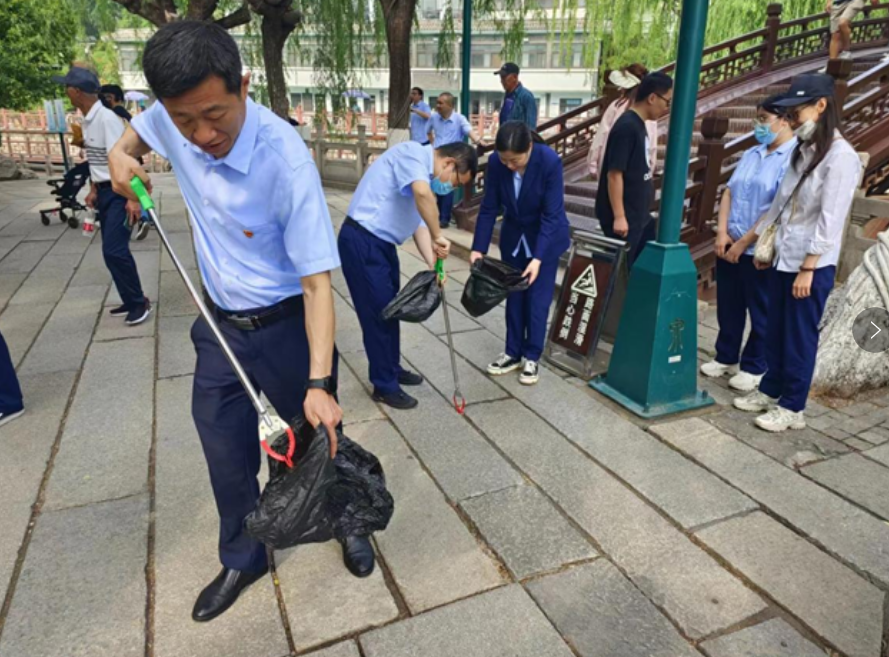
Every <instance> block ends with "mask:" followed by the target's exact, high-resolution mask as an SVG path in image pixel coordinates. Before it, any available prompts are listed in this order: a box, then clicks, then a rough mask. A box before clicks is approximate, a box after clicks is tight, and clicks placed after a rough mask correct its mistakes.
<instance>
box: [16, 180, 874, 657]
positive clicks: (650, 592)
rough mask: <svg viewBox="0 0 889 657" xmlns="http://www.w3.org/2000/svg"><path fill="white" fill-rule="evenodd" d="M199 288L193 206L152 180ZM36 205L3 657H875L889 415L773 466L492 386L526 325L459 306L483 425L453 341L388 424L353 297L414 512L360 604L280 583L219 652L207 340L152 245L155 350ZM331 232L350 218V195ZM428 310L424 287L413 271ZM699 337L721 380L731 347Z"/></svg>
mask: <svg viewBox="0 0 889 657" xmlns="http://www.w3.org/2000/svg"><path fill="white" fill-rule="evenodd" d="M155 183H156V189H157V190H158V192H160V193H161V195H162V213H163V214H162V217H163V219H164V221H165V224H166V226H167V229H168V230H169V231H170V232H171V233H172V236H173V240H174V242H175V244H176V246H177V248H178V253H179V255H180V257H181V258H182V259H183V260H184V261H185V262H186V263H187V266H188V267H189V268H190V270H191V274H192V276H193V277H196V275H197V273H196V270H195V267H196V264H195V260H194V253H193V251H192V248H191V243H190V236H189V234H188V223H187V219H186V215H185V209H184V204H183V202H182V200H181V198H180V196H179V194H178V192H177V191H176V188H175V181H174V180H173V178H172V177H171V176H170V175H159V176H156V179H155ZM47 189H48V188H47V187H46V186H45V185H44V184H43V183H42V182H41V181H18V182H14V183H4V184H2V185H0V308H2V314H0V332H2V333H3V335H4V336H5V337H6V339H7V341H8V343H9V346H10V350H11V352H12V355H13V359H14V361H15V363H16V366H17V368H18V371H19V375H20V378H21V382H22V386H23V388H24V392H25V399H26V405H27V408H28V411H27V413H26V415H25V416H24V417H23V418H22V419H20V420H18V421H16V422H14V423H12V424H10V425H8V426H5V427H3V428H2V429H0V527H2V531H0V601H2V607H0V657H81V656H89V657H105V656H108V657H123V656H128V655H134V656H135V655H138V656H140V657H141V656H147V657H204V656H207V657H211V656H212V657H222V656H225V657H235V656H244V657H247V656H249V657H284V656H285V655H292V654H298V655H302V654H309V653H311V654H313V655H316V656H317V657H359V656H363V657H414V656H423V657H451V656H453V657H571V656H572V655H574V656H579V657H688V656H693V655H699V656H700V655H705V656H707V657H762V656H766V655H768V656H770V657H774V656H788V657H809V656H814V655H825V654H834V655H844V656H847V657H878V656H880V655H885V652H881V651H882V650H883V648H882V647H881V646H882V644H883V643H884V637H885V634H886V627H887V624H886V622H885V620H886V618H885V607H886V605H885V593H886V591H887V589H889V525H887V522H889V498H887V496H886V490H887V488H889V395H887V394H874V395H871V396H870V397H869V398H868V399H867V400H859V401H858V402H857V403H855V404H851V405H845V406H844V407H839V405H837V407H836V408H833V407H830V406H828V405H825V404H822V403H818V402H812V403H811V404H810V406H809V409H808V413H809V417H810V424H811V427H810V428H808V429H806V430H804V431H799V432H793V433H788V434H785V435H780V436H773V435H769V434H766V433H764V432H761V431H759V430H757V429H756V428H755V427H754V426H753V425H752V422H751V420H752V418H751V416H748V415H745V414H741V413H737V412H735V411H733V410H731V409H730V408H729V407H727V406H726V405H725V404H726V403H727V402H730V400H731V394H730V393H729V392H728V391H727V390H726V389H725V388H724V387H723V386H724V383H723V382H712V381H705V382H702V385H703V386H704V387H706V388H707V389H708V390H710V391H711V392H712V393H713V395H714V396H715V397H716V399H717V401H718V402H719V405H718V406H716V407H714V408H711V409H708V410H707V411H704V412H701V413H697V414H693V416H690V417H688V416H686V417H683V418H680V419H675V418H674V419H667V420H663V421H661V422H657V423H653V424H652V423H642V422H638V421H637V420H636V419H635V418H632V417H630V416H628V415H627V414H626V413H624V412H622V411H621V410H620V409H618V408H617V407H615V406H613V405H612V404H611V403H610V402H609V401H607V400H605V399H603V398H601V397H599V396H597V395H596V394H595V393H594V392H592V391H591V390H590V389H589V388H588V387H586V386H585V385H584V382H583V381H579V380H577V379H574V378H572V377H567V376H565V375H563V374H562V373H560V372H558V371H555V370H552V369H549V368H544V369H543V370H542V372H541V381H540V384H539V385H537V386H536V387H531V388H525V387H522V386H520V385H519V384H518V382H517V379H516V378H514V377H504V378H500V379H492V378H489V377H488V376H486V375H485V374H484V369H483V366H484V364H485V363H487V362H488V361H489V360H490V359H492V358H493V357H494V356H496V355H497V354H498V353H499V352H500V351H501V349H502V344H503V335H504V325H503V308H498V309H496V310H495V311H494V312H492V313H490V314H489V315H487V316H485V317H482V318H479V319H477V320H474V319H471V318H470V317H468V316H467V315H466V314H464V313H463V312H462V308H461V307H460V304H459V294H460V288H461V284H462V283H463V282H465V280H466V277H467V270H468V266H467V264H466V263H465V262H461V261H459V260H456V259H452V260H450V261H449V263H448V266H449V271H450V274H451V275H450V283H449V287H448V291H449V296H448V301H449V303H450V305H451V318H452V322H453V324H454V327H455V330H456V331H457V333H456V334H455V344H456V349H457V351H458V367H459V368H460V374H461V379H462V381H463V385H464V392H465V394H466V397H467V399H468V401H469V407H468V409H467V413H466V416H465V417H460V416H458V415H457V414H456V413H455V412H454V410H453V408H452V407H451V406H450V402H449V398H450V395H451V385H452V383H451V376H450V370H449V367H450V365H449V359H448V350H447V343H446V340H445V337H444V335H443V332H444V326H443V322H442V318H441V315H440V313H439V314H437V315H436V316H435V317H433V318H432V319H430V320H429V321H428V322H426V323H425V324H424V325H405V326H404V329H403V354H404V359H405V362H406V364H407V365H408V366H410V367H412V368H414V369H416V370H418V371H420V372H421V373H422V374H423V375H424V376H425V377H426V379H427V383H426V384H424V385H423V386H422V387H420V388H419V389H418V390H417V396H418V397H419V399H420V402H421V405H420V407H419V408H418V409H416V410H413V411H408V412H399V411H393V410H390V409H388V408H383V407H380V406H378V405H376V404H374V403H373V402H372V401H371V399H370V398H369V396H368V382H367V376H366V368H367V362H366V358H365V355H364V353H363V347H362V343H361V333H360V328H359V327H358V323H357V319H356V317H355V315H354V312H353V311H352V309H351V307H350V299H349V294H348V290H347V289H346V287H345V284H344V281H343V278H342V276H341V274H340V273H339V272H337V273H336V274H335V276H334V282H335V287H336V292H337V296H336V305H337V313H338V317H337V324H338V334H337V341H338V345H339V348H340V350H341V353H342V360H343V365H344V367H342V368H341V372H342V382H341V399H342V404H343V407H344V409H345V414H346V415H345V418H346V433H347V434H348V435H349V436H350V437H352V438H353V439H355V440H357V441H359V442H360V443H361V444H362V445H364V446H365V447H367V448H369V449H370V450H372V451H373V452H374V453H376V454H377V455H378V456H379V457H380V459H381V460H382V462H383V464H384V466H385V469H386V473H387V477H388V481H389V485H390V488H391V490H392V492H393V495H394V496H395V500H396V514H395V516H394V518H393V520H392V523H391V525H390V527H389V528H388V529H387V530H386V531H385V532H384V533H381V534H379V535H377V536H376V538H375V542H376V548H377V551H378V554H379V557H380V559H379V563H380V568H378V569H377V570H376V572H375V573H374V575H373V576H372V577H369V578H367V579H365V580H358V579H355V578H354V577H352V576H351V575H349V574H348V573H347V571H346V570H345V569H344V568H343V566H342V563H341V554H340V549H339V547H338V546H337V545H333V544H325V545H312V546H308V547H300V548H297V549H294V550H289V551H286V552H280V553H277V555H276V562H277V573H276V577H269V578H268V579H266V580H263V581H262V582H260V583H258V584H257V585H256V586H254V587H252V588H251V589H250V590H249V591H248V592H246V593H245V595H244V596H243V598H242V599H241V600H240V601H239V602H238V604H237V605H236V606H235V607H234V608H232V610H231V611H229V612H228V613H227V614H225V616H223V617H222V618H220V619H219V620H216V621H214V622H212V623H210V624H206V625H198V624H195V623H193V622H192V621H191V619H190V611H191V606H192V604H193V602H194V599H195V596H196V595H197V593H198V592H199V590H200V588H201V587H202V586H203V585H204V584H206V583H207V582H209V581H210V580H211V579H212V577H213V576H214V575H215V574H216V571H217V569H218V564H217V560H216V531H217V525H216V510H215V506H214V503H213V498H212V495H211V492H210V486H209V482H208V478H207V476H206V468H205V465H204V461H203V456H202V453H201V448H200V444H199V442H198V439H197V435H196V433H195V430H194V426H193V424H192V421H191V417H190V391H191V378H192V374H193V370H194V354H193V350H192V347H191V343H190V340H189V328H190V326H191V323H192V321H193V320H194V317H195V315H196V311H195V309H194V307H193V306H192V304H191V302H190V300H189V299H188V297H187V295H186V293H185V289H184V287H183V286H182V284H181V282H180V281H179V280H178V277H177V274H176V272H175V271H174V270H173V267H172V263H171V262H170V260H169V259H168V258H167V257H166V256H165V255H164V254H161V252H160V250H159V243H158V240H157V235H156V234H155V233H152V234H151V235H150V236H149V237H148V239H147V240H145V241H144V242H140V243H135V244H134V248H135V249H136V250H137V252H136V258H137V260H138V263H139V268H140V273H141V275H142V280H143V284H144V286H145V289H146V292H147V294H148V295H149V296H150V298H151V299H152V300H153V301H155V302H156V303H155V309H156V311H157V312H156V313H155V315H154V316H153V317H152V319H151V321H149V322H147V323H146V324H144V325H142V326H140V327H137V328H127V327H125V326H124V325H123V322H122V321H121V320H120V319H119V318H118V319H115V318H111V317H109V316H108V315H107V313H106V312H104V311H103V309H104V308H107V307H108V306H110V305H113V304H115V303H116V302H117V299H116V294H115V292H114V291H113V289H110V286H109V283H110V278H109V276H108V273H107V271H106V270H105V268H104V266H103V263H102V256H101V246H100V244H99V241H98V240H92V241H91V240H90V239H88V238H85V237H83V236H82V235H81V234H80V232H79V231H72V230H69V229H68V228H66V227H64V226H63V225H62V224H54V225H52V226H50V227H44V226H42V225H40V222H39V219H38V216H37V212H36V211H37V209H38V208H40V207H45V206H46V205H48V203H47V202H46V199H47V197H48V194H47ZM328 200H329V204H330V208H331V214H332V216H333V218H334V221H335V222H336V224H337V225H339V224H340V223H341V222H342V220H343V217H344V213H345V210H346V208H347V205H348V201H349V194H348V193H343V192H336V191H330V192H329V194H328ZM400 257H401V260H402V267H403V274H404V278H405V280H406V279H407V278H408V277H409V276H410V275H412V274H414V273H415V272H417V271H419V270H421V269H422V268H423V266H424V265H423V263H422V262H421V261H420V260H419V258H418V256H417V253H416V251H415V250H414V248H413V247H412V245H406V246H405V247H404V248H403V249H402V250H401V252H400ZM714 327H715V323H714V318H713V313H712V310H709V309H708V310H706V311H705V312H703V313H702V317H701V323H700V326H699V333H700V334H701V346H702V353H701V358H705V357H707V356H706V351H707V349H708V348H710V347H711V346H712V344H713V338H714V337H715V334H714Z"/></svg>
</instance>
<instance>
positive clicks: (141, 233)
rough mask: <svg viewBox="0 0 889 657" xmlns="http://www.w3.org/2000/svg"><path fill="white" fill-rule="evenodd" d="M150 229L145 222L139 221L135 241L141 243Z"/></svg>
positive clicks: (149, 225)
mask: <svg viewBox="0 0 889 657" xmlns="http://www.w3.org/2000/svg"><path fill="white" fill-rule="evenodd" d="M150 228H151V224H150V223H148V222H147V221H140V222H139V227H138V228H136V240H137V241H139V242H141V241H142V240H144V239H145V238H146V237H148V231H149V229H150Z"/></svg>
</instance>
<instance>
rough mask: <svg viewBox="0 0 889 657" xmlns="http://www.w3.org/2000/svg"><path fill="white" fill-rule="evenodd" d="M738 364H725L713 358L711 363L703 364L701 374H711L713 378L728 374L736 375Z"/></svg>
mask: <svg viewBox="0 0 889 657" xmlns="http://www.w3.org/2000/svg"><path fill="white" fill-rule="evenodd" d="M738 370H739V368H738V364H737V363H735V364H734V365H723V364H722V363H720V362H719V361H718V360H711V361H710V362H709V363H704V364H703V365H701V374H703V375H704V376H709V377H710V378H713V379H718V378H719V377H721V376H724V375H726V374H728V375H729V376H734V375H735V374H737V373H738Z"/></svg>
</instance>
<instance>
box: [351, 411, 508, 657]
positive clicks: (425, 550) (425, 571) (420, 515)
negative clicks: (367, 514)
mask: <svg viewBox="0 0 889 657" xmlns="http://www.w3.org/2000/svg"><path fill="white" fill-rule="evenodd" d="M349 435H350V437H351V438H352V439H353V440H355V441H356V442H358V443H360V444H361V446H362V447H364V448H366V449H369V450H370V451H371V452H373V453H374V454H375V455H376V456H377V458H379V459H380V462H381V463H382V464H383V468H384V470H385V472H386V483H387V485H388V487H389V490H390V492H391V493H392V496H393V497H394V498H395V514H394V515H393V517H392V521H391V522H390V523H389V527H388V528H387V529H386V531H384V532H380V533H378V534H376V536H375V538H376V542H377V546H378V547H379V550H380V552H381V553H382V555H383V558H384V559H385V560H386V564H387V565H388V567H389V569H390V570H391V572H392V577H393V578H394V580H395V583H396V585H397V586H398V588H399V591H400V592H401V595H402V596H403V597H404V600H405V602H406V603H407V606H408V607H409V608H410V610H411V611H412V612H413V613H419V612H421V611H424V610H427V609H431V608H433V607H438V606H440V605H443V604H447V603H449V602H453V601H454V600H459V599H460V598H465V597H467V596H470V595H473V594H475V593H479V592H481V591H485V590H488V589H490V588H493V587H495V586H498V585H500V584H502V583H503V581H504V579H505V578H504V577H503V576H502V575H501V574H500V573H499V572H498V569H497V566H496V565H495V563H494V562H493V561H492V560H491V559H490V558H489V557H488V556H487V555H486V554H485V552H484V551H483V550H482V548H481V547H480V546H479V544H478V543H477V542H476V540H475V538H474V537H473V536H472V535H471V534H470V533H469V530H468V529H467V528H466V526H465V525H464V524H463V523H462V522H461V520H460V518H459V517H458V516H457V514H456V512H455V511H454V510H453V509H452V508H451V507H450V505H449V504H448V503H447V501H446V500H445V498H444V496H443V495H442V494H441V492H440V491H439V490H438V489H437V488H436V487H435V484H434V483H433V481H432V479H430V478H429V475H427V474H426V473H425V472H424V470H423V468H422V467H421V465H420V463H418V462H417V460H416V458H415V457H414V456H413V454H411V452H410V450H409V449H408V448H407V445H405V443H404V441H403V440H402V439H401V437H400V436H398V434H397V433H396V432H395V430H394V429H393V428H392V426H391V425H390V424H389V423H388V422H364V423H362V424H357V425H354V426H353V427H351V428H350V432H349ZM419 654H422V653H419Z"/></svg>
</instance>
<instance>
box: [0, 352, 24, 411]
mask: <svg viewBox="0 0 889 657" xmlns="http://www.w3.org/2000/svg"><path fill="white" fill-rule="evenodd" d="M23 408H24V406H23V405H22V389H21V387H20V386H19V380H18V377H17V376H16V375H15V367H14V366H13V364H12V357H11V356H10V355H9V347H7V346H6V340H5V339H4V338H3V335H2V334H0V413H3V414H4V415H12V414H13V413H18V412H19V411H20V410H22V409H23Z"/></svg>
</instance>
